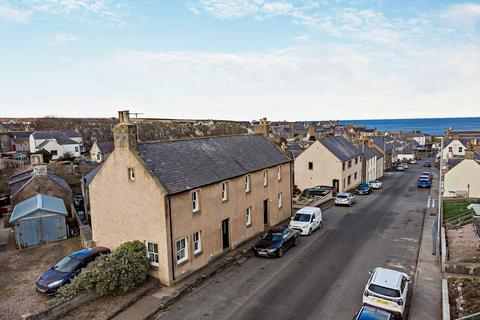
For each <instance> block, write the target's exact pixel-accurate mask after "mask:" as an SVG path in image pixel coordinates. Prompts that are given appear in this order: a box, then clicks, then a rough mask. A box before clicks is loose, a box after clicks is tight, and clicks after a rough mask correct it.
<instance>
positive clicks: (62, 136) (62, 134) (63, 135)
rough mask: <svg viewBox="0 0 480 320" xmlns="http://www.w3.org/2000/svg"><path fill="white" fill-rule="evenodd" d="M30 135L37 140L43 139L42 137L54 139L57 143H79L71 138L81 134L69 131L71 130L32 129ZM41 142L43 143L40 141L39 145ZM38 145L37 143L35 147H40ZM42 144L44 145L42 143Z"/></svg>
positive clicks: (78, 136) (79, 136)
mask: <svg viewBox="0 0 480 320" xmlns="http://www.w3.org/2000/svg"><path fill="white" fill-rule="evenodd" d="M32 135H33V138H35V139H37V140H43V139H49V140H56V141H57V143H58V144H59V145H67V144H79V143H78V142H77V141H75V140H72V138H81V137H82V135H81V134H80V133H79V132H76V131H71V130H62V131H56V130H50V131H34V132H33V133H32ZM42 144H43V143H41V144H40V145H42ZM40 145H38V146H37V148H41V147H40ZM42 146H44V144H43V145H42Z"/></svg>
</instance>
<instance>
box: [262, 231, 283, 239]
mask: <svg viewBox="0 0 480 320" xmlns="http://www.w3.org/2000/svg"><path fill="white" fill-rule="evenodd" d="M262 239H263V240H267V241H281V240H282V239H283V233H282V232H271V231H269V232H267V233H266V234H265V235H264V236H263V237H262Z"/></svg>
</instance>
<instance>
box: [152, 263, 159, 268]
mask: <svg viewBox="0 0 480 320" xmlns="http://www.w3.org/2000/svg"><path fill="white" fill-rule="evenodd" d="M150 267H152V268H155V269H158V268H159V267H160V264H159V263H152V262H150Z"/></svg>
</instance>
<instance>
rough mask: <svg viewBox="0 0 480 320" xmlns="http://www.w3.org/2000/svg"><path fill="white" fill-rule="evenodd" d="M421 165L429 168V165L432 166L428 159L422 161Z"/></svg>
mask: <svg viewBox="0 0 480 320" xmlns="http://www.w3.org/2000/svg"><path fill="white" fill-rule="evenodd" d="M423 166H424V167H427V168H430V167H431V166H432V164H431V163H430V161H425V162H424V163H423Z"/></svg>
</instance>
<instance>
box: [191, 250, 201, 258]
mask: <svg viewBox="0 0 480 320" xmlns="http://www.w3.org/2000/svg"><path fill="white" fill-rule="evenodd" d="M202 254H203V251H199V252H197V253H195V252H194V253H193V256H194V257H195V258H197V257H200V256H201V255H202Z"/></svg>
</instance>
